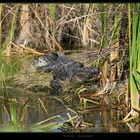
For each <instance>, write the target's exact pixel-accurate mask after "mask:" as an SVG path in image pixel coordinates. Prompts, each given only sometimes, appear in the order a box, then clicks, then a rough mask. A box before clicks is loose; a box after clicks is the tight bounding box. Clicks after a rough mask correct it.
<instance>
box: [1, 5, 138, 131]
mask: <svg viewBox="0 0 140 140" xmlns="http://www.w3.org/2000/svg"><path fill="white" fill-rule="evenodd" d="M139 38H140V4H139V3H136V4H127V3H120V4H119V3H110V4H108V3H104V4H103V3H102V4H100V3H93V4H92V3H89V4H88V3H83V4H82V3H79V4H76V3H72V4H68V3H65V4H63V3H62V4H56V3H48V4H47V3H46V4H40V3H38V4H34V3H31V4H12V3H8V4H7V3H2V4H0V106H1V108H0V118H1V119H0V124H2V125H4V126H6V127H7V126H8V127H9V131H20V130H21V131H26V130H25V128H24V127H26V125H27V126H28V125H31V126H29V127H30V128H29V131H53V129H55V128H58V127H62V126H63V124H64V123H67V122H68V123H70V124H71V126H72V127H73V128H74V129H76V130H77V129H79V128H81V127H82V126H88V125H89V124H85V122H84V120H83V119H81V116H79V114H78V113H77V112H80V113H81V112H82V111H83V110H84V111H85V110H86V109H87V110H88V108H90V107H91V106H96V105H98V106H102V105H103V106H104V105H107V106H110V108H115V109H116V108H117V109H120V108H121V109H120V110H125V109H126V108H127V111H126V110H125V111H126V112H125V113H123V117H122V118H121V119H119V121H120V122H121V120H123V121H122V123H123V122H130V121H131V120H133V119H135V118H137V119H139V112H140V102H139V93H140V39H139ZM50 51H63V52H64V53H65V54H66V55H69V57H71V58H72V59H75V60H78V61H80V62H81V63H83V64H84V65H86V66H93V67H96V68H97V69H100V71H101V78H100V79H97V80H95V81H92V82H91V83H82V84H81V85H77V84H76V82H75V81H73V82H71V83H69V81H65V82H62V87H63V93H62V95H60V96H58V97H51V99H52V98H53V99H55V100H57V101H59V102H61V104H63V105H64V104H66V105H75V106H76V107H74V109H73V108H72V109H68V108H67V110H68V111H70V112H71V113H74V115H71V113H67V119H64V118H63V117H61V116H59V115H56V114H55V115H54V116H49V115H48V110H49V107H50V106H49V105H48V104H49V103H48V100H50V99H48V98H47V97H46V96H50V94H49V92H50V89H51V87H50V81H51V79H52V74H48V73H47V74H44V73H38V72H36V69H35V67H34V66H33V61H34V59H35V58H34V57H38V56H40V55H43V54H45V53H47V52H50ZM16 90H17V92H16ZM12 91H13V92H12ZM22 92H24V93H22ZM15 93H16V94H15ZM21 93H22V94H23V96H22V98H20V97H19V95H20V94H21ZM25 93H27V95H28V96H27V97H26V96H24V94H25ZM14 94H15V95H14ZM34 94H36V95H34ZM16 96H17V97H16ZM46 98H47V99H46ZM90 105H91V106H90ZM58 106H59V105H58ZM35 109H37V111H38V112H37V113H38V114H37V113H36V117H38V116H39V114H41V113H42V114H45V115H44V116H45V117H44V118H42V120H40V119H38V122H33V124H32V123H30V124H28V119H27V118H28V115H30V114H31V113H30V110H32V111H34V110H35ZM65 109H66V108H65ZM58 110H59V109H58ZM74 110H76V111H74ZM120 112H121V111H120ZM58 114H59V113H58ZM81 114H82V113H81ZM103 114H104V116H102V118H103V122H104V125H105V126H107V119H106V117H107V112H105V113H103ZM129 116H131V117H130V118H128V117H129ZM41 117H42V116H39V118H41ZM31 119H33V118H31ZM53 119H54V120H55V119H59V120H60V123H58V124H57V123H52V122H51V121H53ZM76 119H77V120H78V121H75V120H76ZM30 121H31V122H32V120H30ZM116 121H118V120H116ZM83 124H84V125H83Z"/></svg>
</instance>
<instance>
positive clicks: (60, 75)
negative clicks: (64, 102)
mask: <svg viewBox="0 0 140 140" xmlns="http://www.w3.org/2000/svg"><path fill="white" fill-rule="evenodd" d="M38 60H39V61H40V65H38V66H37V71H38V72H47V73H50V72H51V73H52V75H53V79H52V81H50V86H51V89H52V90H51V93H52V94H57V95H59V94H60V93H61V92H62V91H63V88H62V86H61V82H63V81H64V82H65V81H66V80H67V81H69V82H77V83H85V82H89V81H91V80H93V79H97V77H99V75H100V71H99V70H97V69H95V68H92V67H86V66H84V65H83V64H82V63H80V62H78V61H76V60H73V59H71V58H69V57H68V56H66V55H65V54H63V53H60V52H57V53H55V52H50V53H47V54H45V55H44V56H43V57H41V58H39V59H38ZM42 62H43V63H42ZM41 63H42V64H41Z"/></svg>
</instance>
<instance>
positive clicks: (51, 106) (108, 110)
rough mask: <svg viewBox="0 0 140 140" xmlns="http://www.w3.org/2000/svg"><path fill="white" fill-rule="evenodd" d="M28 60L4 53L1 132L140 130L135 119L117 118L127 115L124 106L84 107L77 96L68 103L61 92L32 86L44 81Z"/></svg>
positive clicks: (1, 64)
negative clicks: (36, 88) (122, 107)
mask: <svg viewBox="0 0 140 140" xmlns="http://www.w3.org/2000/svg"><path fill="white" fill-rule="evenodd" d="M30 59H31V60H34V59H33V58H30ZM25 60H29V58H27V59H25V58H16V59H13V58H10V59H9V58H3V57H1V60H0V67H1V72H0V77H1V78H0V84H1V88H0V106H1V108H0V131H1V132H9V131H10V132H54V133H61V132H72V133H73V132H80V133H85V132H88V133H89V132H90V133H94V132H139V125H138V126H137V127H136V122H132V121H131V122H129V123H119V122H118V121H119V120H122V119H123V118H124V117H125V115H124V112H123V110H122V109H116V108H113V107H111V106H106V105H97V104H90V105H88V106H87V107H86V108H83V107H81V106H80V103H79V100H77V99H75V100H77V101H74V102H77V104H68V103H67V102H65V101H62V100H61V98H60V97H61V95H60V96H52V95H49V94H48V93H46V92H43V91H41V92H40V90H39V91H38V90H29V89H34V87H36V83H37V84H38V83H39V84H38V85H42V84H44V82H45V81H44V79H42V77H41V76H38V75H37V74H36V73H34V75H32V72H31V69H32V71H33V72H34V69H33V68H32V67H31V66H29V64H30V63H29V61H25ZM30 72H31V73H30ZM41 80H42V82H40V81H41ZM15 81H16V82H15ZM17 83H18V84H17ZM48 83H49V82H48ZM48 83H47V84H48ZM45 84H46V82H45ZM43 87H46V85H43ZM43 89H44V88H43ZM77 105H79V107H77ZM137 124H139V120H138V121H137Z"/></svg>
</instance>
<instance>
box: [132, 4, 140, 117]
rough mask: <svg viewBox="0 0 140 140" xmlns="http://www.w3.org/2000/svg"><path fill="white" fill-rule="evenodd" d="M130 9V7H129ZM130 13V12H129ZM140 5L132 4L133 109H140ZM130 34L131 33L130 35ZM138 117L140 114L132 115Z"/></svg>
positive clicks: (134, 113)
mask: <svg viewBox="0 0 140 140" xmlns="http://www.w3.org/2000/svg"><path fill="white" fill-rule="evenodd" d="M129 8H130V5H129ZM129 12H130V10H129ZM139 17H140V4H132V31H131V34H132V46H131V50H130V81H129V82H130V97H131V108H137V109H138V108H139V89H140V73H139V72H140V71H139V68H140V59H139V55H140V40H139V38H140V18H139ZM129 34H130V33H129ZM131 114H132V116H138V115H139V114H138V112H136V111H134V112H133V113H131Z"/></svg>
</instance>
